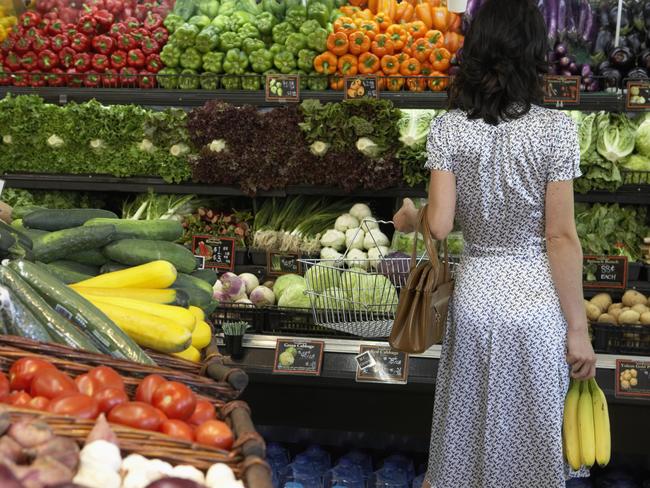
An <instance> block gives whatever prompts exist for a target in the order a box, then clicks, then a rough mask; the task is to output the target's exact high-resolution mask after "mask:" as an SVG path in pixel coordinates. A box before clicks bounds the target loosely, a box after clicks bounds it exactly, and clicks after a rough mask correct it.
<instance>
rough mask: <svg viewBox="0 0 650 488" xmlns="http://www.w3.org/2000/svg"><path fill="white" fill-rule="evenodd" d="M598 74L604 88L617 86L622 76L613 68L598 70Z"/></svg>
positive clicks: (619, 84)
mask: <svg viewBox="0 0 650 488" xmlns="http://www.w3.org/2000/svg"><path fill="white" fill-rule="evenodd" d="M600 76H601V78H602V80H603V83H604V84H605V88H619V87H620V86H621V80H622V79H623V76H622V75H621V72H620V71H619V70H617V69H614V68H607V69H604V70H602V71H601V72H600Z"/></svg>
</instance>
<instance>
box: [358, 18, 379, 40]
mask: <svg viewBox="0 0 650 488" xmlns="http://www.w3.org/2000/svg"><path fill="white" fill-rule="evenodd" d="M359 30H361V32H363V33H364V34H365V35H367V36H368V37H369V38H370V40H371V41H372V40H373V39H374V38H375V36H376V35H377V34H379V24H377V22H375V21H374V20H364V21H363V22H361V24H360V25H359Z"/></svg>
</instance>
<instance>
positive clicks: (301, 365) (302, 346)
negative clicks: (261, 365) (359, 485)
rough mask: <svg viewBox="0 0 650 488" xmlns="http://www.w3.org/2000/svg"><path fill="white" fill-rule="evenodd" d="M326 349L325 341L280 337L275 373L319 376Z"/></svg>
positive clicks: (274, 365) (274, 366) (277, 345)
mask: <svg viewBox="0 0 650 488" xmlns="http://www.w3.org/2000/svg"><path fill="white" fill-rule="evenodd" d="M324 351H325V342H323V341H295V340H291V339H278V341H277V344H276V346H275V360H274V361H273V373H276V374H295V375H313V376H319V375H320V372H321V366H322V364H323V352H324Z"/></svg>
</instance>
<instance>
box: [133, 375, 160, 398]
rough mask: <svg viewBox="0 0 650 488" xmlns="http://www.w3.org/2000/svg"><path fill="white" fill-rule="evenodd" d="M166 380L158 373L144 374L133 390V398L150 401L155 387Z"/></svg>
mask: <svg viewBox="0 0 650 488" xmlns="http://www.w3.org/2000/svg"><path fill="white" fill-rule="evenodd" d="M166 382H167V380H166V379H165V378H163V377H162V376H160V375H159V374H150V375H149V376H145V377H144V378H143V380H142V381H141V382H140V384H139V385H138V388H137V389H136V390H135V399H136V400H137V401H139V402H146V403H151V400H152V398H153V394H154V392H155V391H156V389H157V388H158V387H159V386H160V385H162V384H163V383H166Z"/></svg>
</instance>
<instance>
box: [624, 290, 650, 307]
mask: <svg viewBox="0 0 650 488" xmlns="http://www.w3.org/2000/svg"><path fill="white" fill-rule="evenodd" d="M621 301H622V302H623V305H625V306H626V307H633V306H634V305H637V304H641V305H645V304H646V303H647V301H648V299H647V298H646V297H645V295H644V294H642V293H639V292H638V291H636V290H627V291H626V292H625V294H624V295H623V300H621Z"/></svg>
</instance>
